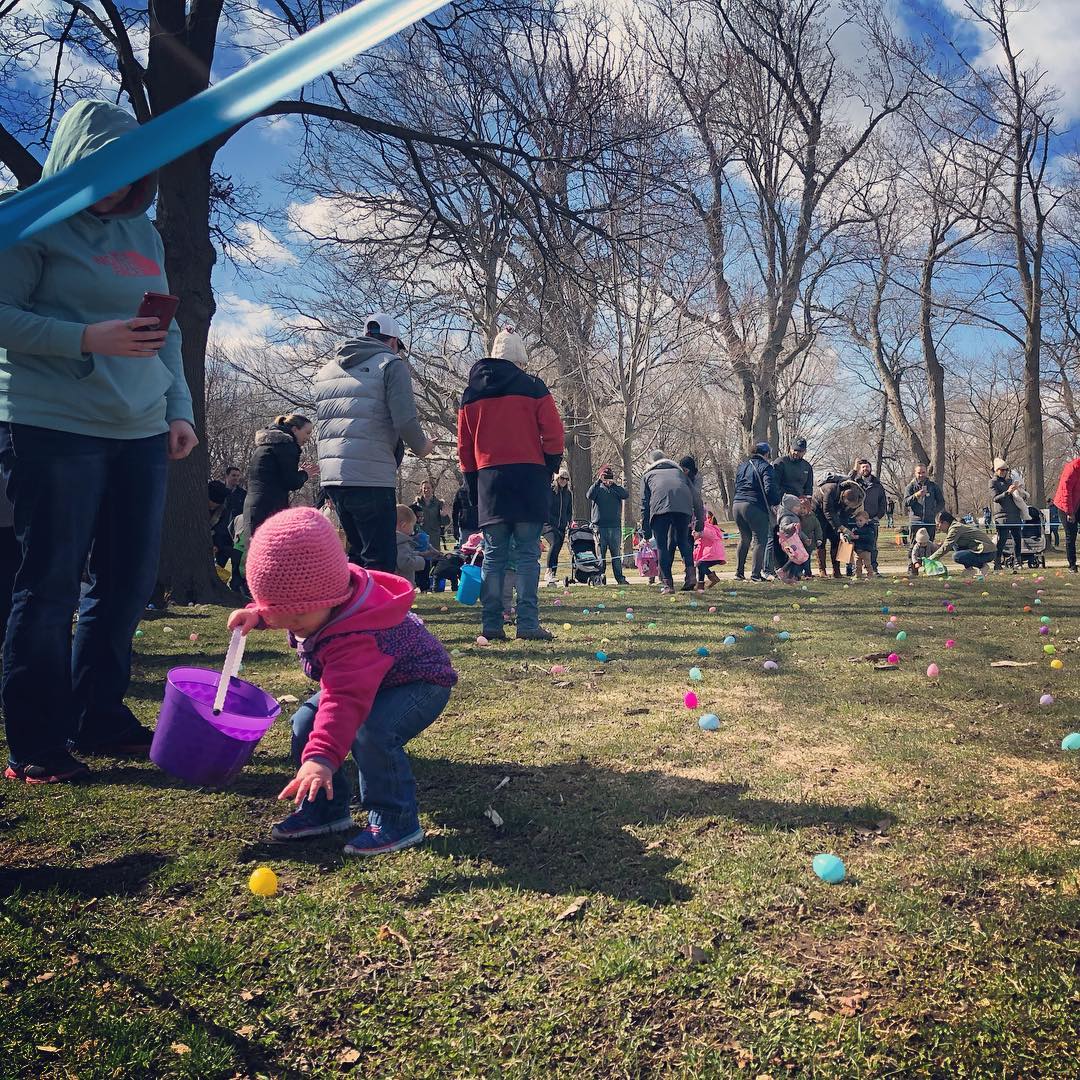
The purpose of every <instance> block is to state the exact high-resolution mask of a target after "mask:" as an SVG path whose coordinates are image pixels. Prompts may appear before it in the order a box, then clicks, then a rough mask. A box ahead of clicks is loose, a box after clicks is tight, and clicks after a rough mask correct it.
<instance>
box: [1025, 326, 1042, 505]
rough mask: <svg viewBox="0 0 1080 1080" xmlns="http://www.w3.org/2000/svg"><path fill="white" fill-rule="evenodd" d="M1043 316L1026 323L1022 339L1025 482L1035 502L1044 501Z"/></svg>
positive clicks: (1037, 503) (1038, 503) (1039, 503)
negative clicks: (1026, 330) (1027, 324)
mask: <svg viewBox="0 0 1080 1080" xmlns="http://www.w3.org/2000/svg"><path fill="white" fill-rule="evenodd" d="M1041 346H1042V318H1041V315H1038V316H1036V317H1035V319H1033V320H1032V321H1031V323H1030V324H1029V326H1028V333H1027V340H1026V341H1025V342H1024V443H1025V445H1026V448H1027V486H1028V491H1029V492H1030V493H1031V497H1032V499H1033V501H1034V504H1035V505H1036V506H1039V507H1043V506H1045V505H1046V477H1045V475H1044V472H1043V470H1044V465H1043V420H1042V386H1041V384H1040V382H1039V358H1040V354H1041V352H1042V348H1041Z"/></svg>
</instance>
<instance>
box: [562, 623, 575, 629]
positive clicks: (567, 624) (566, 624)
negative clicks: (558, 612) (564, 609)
mask: <svg viewBox="0 0 1080 1080" xmlns="http://www.w3.org/2000/svg"><path fill="white" fill-rule="evenodd" d="M562 628H563V629H564V630H572V629H573V627H572V626H571V625H570V624H569V623H568V622H564V623H563V624H562Z"/></svg>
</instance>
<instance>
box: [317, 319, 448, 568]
mask: <svg viewBox="0 0 1080 1080" xmlns="http://www.w3.org/2000/svg"><path fill="white" fill-rule="evenodd" d="M365 331H366V333H365V336H364V337H362V338H347V339H346V340H345V341H343V342H342V343H341V344H340V345H339V346H338V349H337V352H336V353H335V354H334V358H333V359H332V360H331V361H329V363H327V364H325V365H324V366H323V367H322V369H321V370H320V371H319V373H318V375H316V376H315V406H316V409H317V415H318V424H317V431H318V437H319V465H320V468H321V470H322V476H321V480H322V486H323V488H325V490H326V492H327V494H328V495H329V496H330V499H331V500H332V501H333V503H334V508H335V509H336V510H337V514H338V520H339V521H340V522H341V527H342V529H343V530H344V531H345V536H346V539H347V540H348V542H349V559H350V561H351V562H354V563H356V564H357V565H359V566H364V567H367V568H368V569H370V570H384V571H386V572H387V573H391V574H392V573H394V572H395V570H396V568H397V538H396V536H395V532H396V527H397V494H396V482H397V470H398V466H399V465H400V464H401V459H402V458H403V457H404V455H405V446H406V445H407V446H408V447H409V449H410V450H412V452H413V453H414V454H416V456H417V457H421V458H422V457H427V455H428V454H430V453H431V451H432V449H433V447H434V443H433V442H432V441H431V439H429V438H428V437H427V435H426V434H425V433H424V430H423V428H422V427H421V426H420V421H419V419H418V418H417V414H416V400H415V398H414V397H413V389H412V378H411V376H410V374H409V368H408V365H407V364H406V362H405V359H404V354H405V343H404V341H403V340H402V336H403V335H402V330H401V327H400V326H399V325H398V321H397V320H396V319H395V318H394V317H393V316H392V315H387V314H385V313H383V312H378V313H376V314H374V315H370V316H369V317H368V318H367V320H366V321H365Z"/></svg>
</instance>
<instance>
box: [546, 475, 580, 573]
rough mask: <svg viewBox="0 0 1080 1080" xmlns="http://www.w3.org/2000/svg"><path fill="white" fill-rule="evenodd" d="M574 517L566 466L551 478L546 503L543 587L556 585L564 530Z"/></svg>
mask: <svg viewBox="0 0 1080 1080" xmlns="http://www.w3.org/2000/svg"><path fill="white" fill-rule="evenodd" d="M573 516H574V493H573V490H572V489H571V487H570V473H569V471H568V470H567V468H566V466H565V465H563V466H560V468H559V471H558V472H557V473H556V474H555V475H554V476H553V477H552V478H551V501H550V502H549V503H548V512H547V520H546V521H545V522H544V531H543V533H542V535H543V537H544V539H545V540H546V541H547V545H548V556H547V572H546V573H545V575H544V584H545V585H557V584H558V582H557V581H556V580H555V575H556V574H557V573H558V570H559V555H560V553H561V552H562V548H563V543H564V542H565V540H566V530H567V529H569V528H570V521H571V519H572V518H573Z"/></svg>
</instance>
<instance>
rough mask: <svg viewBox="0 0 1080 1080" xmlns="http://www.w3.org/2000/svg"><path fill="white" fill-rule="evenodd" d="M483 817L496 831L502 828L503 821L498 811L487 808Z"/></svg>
mask: <svg viewBox="0 0 1080 1080" xmlns="http://www.w3.org/2000/svg"><path fill="white" fill-rule="evenodd" d="M484 817H486V818H487V819H488V821H490V822H491V824H492V825H494V826H495V828H496V829H501V828H502V827H503V819H502V816H501V815H500V814H499V811H498V810H495V809H493V808H492V807H490V806H489V807H488V808H487V809H486V810H485V811H484Z"/></svg>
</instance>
